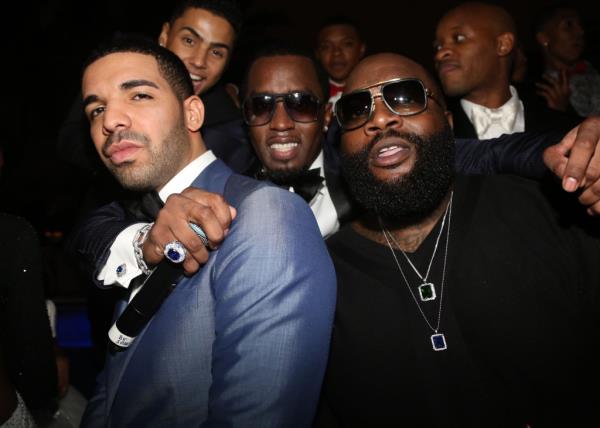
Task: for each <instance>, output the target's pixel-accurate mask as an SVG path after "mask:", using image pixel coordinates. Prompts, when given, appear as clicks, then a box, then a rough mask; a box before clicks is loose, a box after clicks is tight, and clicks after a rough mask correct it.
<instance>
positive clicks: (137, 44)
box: [82, 35, 194, 101]
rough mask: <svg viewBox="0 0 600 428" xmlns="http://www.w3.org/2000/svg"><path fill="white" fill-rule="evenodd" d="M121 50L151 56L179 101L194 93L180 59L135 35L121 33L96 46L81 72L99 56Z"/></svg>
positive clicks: (187, 73)
mask: <svg viewBox="0 0 600 428" xmlns="http://www.w3.org/2000/svg"><path fill="white" fill-rule="evenodd" d="M123 52H132V53H139V54H143V55H150V56H151V57H153V58H154V59H155V60H156V62H157V63H158V70H159V72H160V75H161V76H162V77H164V78H165V80H166V81H167V82H168V83H169V86H171V89H173V92H174V93H175V96H176V97H177V99H178V100H179V101H183V100H185V99H186V98H188V97H190V96H192V95H193V94H194V86H193V85H192V80H191V78H190V74H189V72H188V71H187V69H186V68H185V65H184V64H183V62H182V61H181V59H179V57H178V56H177V55H175V54H174V53H173V52H171V51H170V50H168V49H166V48H163V47H162V46H159V45H158V44H157V43H156V42H154V41H150V40H149V39H147V38H144V37H139V36H136V35H121V36H119V37H118V38H116V39H113V40H112V41H111V42H108V43H104V44H101V45H100V46H98V47H97V48H96V49H94V50H93V51H92V52H91V53H90V55H89V56H88V58H87V59H86V61H85V62H84V64H83V70H82V74H83V71H85V70H86V69H87V68H88V67H89V66H90V65H91V64H92V63H94V62H96V61H98V60H99V59H100V58H103V57H105V56H107V55H110V54H114V53H123Z"/></svg>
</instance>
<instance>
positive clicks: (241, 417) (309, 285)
mask: <svg viewBox="0 0 600 428" xmlns="http://www.w3.org/2000/svg"><path fill="white" fill-rule="evenodd" d="M82 93H83V97H84V98H83V105H84V106H85V112H86V116H87V117H88V118H89V120H90V127H91V135H92V139H93V141H94V145H95V147H96V150H97V151H98V153H99V155H100V158H101V160H102V161H103V163H104V164H105V165H106V166H107V167H108V169H109V170H110V171H111V172H112V173H113V174H114V175H115V177H116V178H117V179H118V180H119V182H120V183H121V184H122V185H123V186H124V187H126V188H128V189H132V190H137V191H151V192H157V193H158V196H159V197H160V199H161V200H162V201H165V200H167V205H169V204H170V203H171V202H172V200H177V199H180V198H182V197H183V196H181V195H178V194H179V193H180V192H181V191H182V190H183V189H184V188H186V187H188V186H192V187H194V188H200V189H203V190H204V191H206V192H212V193H216V194H218V195H222V197H220V198H221V200H222V199H223V198H225V199H226V200H227V201H228V202H229V204H231V205H232V206H233V207H234V208H235V210H236V211H235V212H237V216H235V214H234V212H231V213H230V211H229V210H228V209H227V207H226V206H225V209H224V210H219V209H215V211H214V212H215V214H214V217H215V218H213V219H212V220H211V221H208V222H207V221H206V220H207V219H206V218H204V222H202V223H201V224H202V227H203V228H204V230H205V234H206V235H207V237H208V238H209V239H211V236H213V237H214V236H215V234H217V235H218V236H220V237H222V235H223V233H224V232H222V231H221V229H223V228H225V227H226V228H227V230H228V231H229V233H228V234H227V236H228V239H227V240H226V241H224V242H223V243H222V245H221V246H220V247H219V248H218V249H214V250H213V251H211V252H210V254H206V250H204V251H205V260H204V261H205V262H206V263H205V264H204V267H203V269H202V270H200V271H198V272H197V273H196V274H194V275H192V276H189V277H183V278H180V279H179V280H178V281H177V284H176V285H177V286H176V287H174V286H172V287H174V289H173V290H172V292H171V294H170V295H169V299H167V301H166V302H165V303H164V304H163V305H162V306H161V307H160V308H159V309H158V310H157V312H156V313H155V314H153V317H152V319H151V320H150V321H149V322H148V324H147V325H146V326H145V328H144V329H143V330H142V331H141V332H140V334H139V335H138V336H137V337H136V339H135V341H134V342H133V343H132V344H131V345H130V346H129V347H128V348H127V349H126V350H125V351H123V352H120V353H114V354H111V355H109V357H108V359H107V362H106V365H105V369H104V371H103V372H102V373H101V374H100V376H99V377H98V385H97V387H96V390H95V393H94V395H93V397H92V398H91V399H90V401H89V404H88V408H87V410H86V414H85V415H84V420H83V424H82V426H102V427H105V426H123V427H137V426H144V427H165V426H175V427H189V426H217V425H219V426H240V427H254V426H277V427H279V426H281V427H305V426H309V425H310V422H311V420H312V416H313V414H314V409H315V407H316V402H317V397H318V393H319V387H320V384H321V380H322V375H323V372H324V369H325V363H326V357H327V347H328V346H327V345H328V339H329V336H330V333H331V320H332V317H333V309H334V304H335V300H334V299H335V291H334V287H335V275H334V271H333V267H332V265H331V260H330V259H329V257H328V255H327V251H326V249H325V246H324V244H323V240H322V239H321V236H320V234H319V230H318V228H317V225H316V222H315V220H314V217H313V216H312V214H311V212H310V210H309V209H308V207H307V206H306V204H305V203H304V202H303V201H302V200H301V199H300V198H298V197H296V196H294V195H292V194H291V193H289V192H287V191H283V190H281V189H279V188H277V187H275V186H272V185H268V184H266V183H260V182H257V181H255V180H252V179H249V178H247V177H243V176H239V175H237V174H234V173H232V171H231V170H230V169H229V168H228V167H227V166H225V164H224V163H223V162H221V161H220V160H218V159H216V158H215V156H214V155H213V153H212V152H211V151H210V150H207V149H206V147H205V145H204V142H203V140H202V136H201V134H200V127H201V125H202V121H203V118H204V108H203V104H202V101H201V100H200V98H198V97H197V96H196V95H194V94H193V89H192V83H191V80H190V78H189V75H188V73H187V72H186V69H185V67H184V64H183V63H182V62H181V61H180V60H179V59H178V58H177V56H175V55H174V54H173V53H172V52H170V51H169V50H167V49H165V48H162V47H159V46H158V45H156V44H154V43H149V44H144V43H141V42H139V41H123V42H122V44H120V45H111V46H108V47H104V48H101V49H99V50H98V51H96V52H94V53H93V54H92V56H91V58H90V59H89V61H88V63H87V65H86V67H85V69H84V74H83V79H82ZM289 212H293V213H294V215H293V216H289V215H288V213H289ZM190 214H191V217H188V215H190ZM125 215H126V213H124V212H121V216H122V217H121V218H117V220H121V219H122V218H123V217H125ZM164 215H166V214H164V213H163V211H161V214H160V215H159V218H160V217H162V216H164ZM197 216H200V220H202V217H205V216H204V215H202V213H200V214H199V213H198V212H197V211H193V212H191V213H187V215H186V217H185V218H184V220H183V222H184V226H185V227H184V229H186V228H187V234H185V233H184V234H183V235H182V237H181V238H176V239H177V240H172V241H170V242H169V240H168V239H172V238H166V237H167V236H173V235H172V234H171V235H169V234H165V231H164V230H163V232H162V234H161V233H159V232H157V230H156V227H155V226H156V225H155V224H153V223H150V224H149V225H148V226H146V227H145V228H144V230H143V231H142V232H140V234H139V235H138V236H136V241H135V242H136V243H135V244H134V245H136V248H137V249H139V251H140V252H142V251H144V249H146V250H149V251H151V252H152V251H154V252H155V251H156V250H157V249H158V250H159V252H162V251H163V249H164V254H165V257H167V258H169V260H171V261H172V262H173V263H180V262H182V261H183V260H185V259H187V258H189V256H188V255H187V251H186V249H185V247H187V248H190V246H191V244H190V243H189V238H190V237H193V236H194V235H195V233H194V232H196V233H199V231H198V228H197V227H196V224H190V225H188V224H187V222H193V223H197V222H198V219H197ZM234 216H235V221H231V220H232V217H234ZM209 220H210V219H209ZM157 223H158V220H157ZM223 225H226V226H223ZM171 233H174V232H171ZM150 236H153V241H152V243H151V244H150V245H149V247H150V248H147V247H148V242H147V239H146V238H147V237H150ZM91 245H93V244H91ZM165 263H167V262H166V261H165ZM123 269H124V268H123ZM146 269H147V268H146ZM156 273H158V271H157V272H156ZM148 274H149V275H153V274H152V272H148ZM117 275H118V273H117ZM150 278H151V280H153V279H154V278H153V277H150ZM151 282H152V281H151ZM147 286H150V284H147V283H144V284H141V285H137V284H132V285H131V287H130V288H129V291H130V293H129V294H130V295H133V294H134V293H137V292H138V291H139V290H140V289H141V291H139V293H144V292H145V289H144V288H145V287H147ZM134 287H136V288H135V289H134ZM138 295H139V294H137V295H136V297H137V296H138ZM126 303H127V299H123V301H121V302H120V303H119V304H118V306H117V312H118V313H121V312H122V311H123V309H124V307H125V304H126Z"/></svg>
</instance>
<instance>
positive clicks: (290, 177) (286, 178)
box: [262, 165, 310, 187]
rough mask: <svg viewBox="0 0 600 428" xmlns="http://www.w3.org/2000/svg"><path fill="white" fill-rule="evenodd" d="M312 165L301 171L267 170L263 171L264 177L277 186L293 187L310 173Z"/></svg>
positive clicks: (300, 169)
mask: <svg viewBox="0 0 600 428" xmlns="http://www.w3.org/2000/svg"><path fill="white" fill-rule="evenodd" d="M309 166H310V165H306V166H303V167H302V168H299V169H292V170H289V169H280V170H277V169H274V170H268V169H266V168H264V169H263V171H262V174H263V175H264V177H265V178H266V179H267V180H269V181H270V182H272V183H274V184H277V185H278V186H288V187H289V186H291V185H292V183H295V182H297V181H298V179H299V178H300V177H302V176H303V175H304V174H306V172H307V171H308V167H309Z"/></svg>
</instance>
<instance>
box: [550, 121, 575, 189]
mask: <svg viewBox="0 0 600 428" xmlns="http://www.w3.org/2000/svg"><path fill="white" fill-rule="evenodd" d="M576 135H577V128H574V129H572V130H571V131H569V132H568V133H567V135H565V136H564V137H563V139H562V140H561V141H560V142H559V143H557V144H554V145H553V146H550V147H548V148H547V149H546V150H544V155H543V157H544V163H545V164H546V166H547V167H548V169H550V170H551V171H552V172H553V173H554V174H555V175H556V176H557V177H558V178H560V179H563V178H564V172H565V168H566V165H567V161H568V159H567V154H568V153H569V150H571V147H572V146H573V142H574V141H575V137H576ZM563 187H564V183H563ZM576 188H577V187H575V189H576ZM575 189H573V190H575ZM565 190H567V188H565ZM573 190H567V191H573Z"/></svg>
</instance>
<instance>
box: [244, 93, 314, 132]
mask: <svg viewBox="0 0 600 428" xmlns="http://www.w3.org/2000/svg"><path fill="white" fill-rule="evenodd" d="M279 101H282V102H283V105H284V107H285V111H286V112H287V114H288V116H289V117H290V118H291V119H292V120H293V121H295V122H301V123H309V122H315V121H316V120H317V119H318V118H319V110H320V108H321V101H319V99H318V98H317V97H315V96H314V95H312V94H309V93H307V92H288V93H287V94H257V95H252V96H251V97H248V98H246V99H245V100H244V103H243V104H242V114H243V116H244V122H245V123H246V125H248V126H260V125H266V124H267V123H269V122H270V121H271V119H272V118H273V113H274V112H275V106H276V105H277V103H278V102H279Z"/></svg>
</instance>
